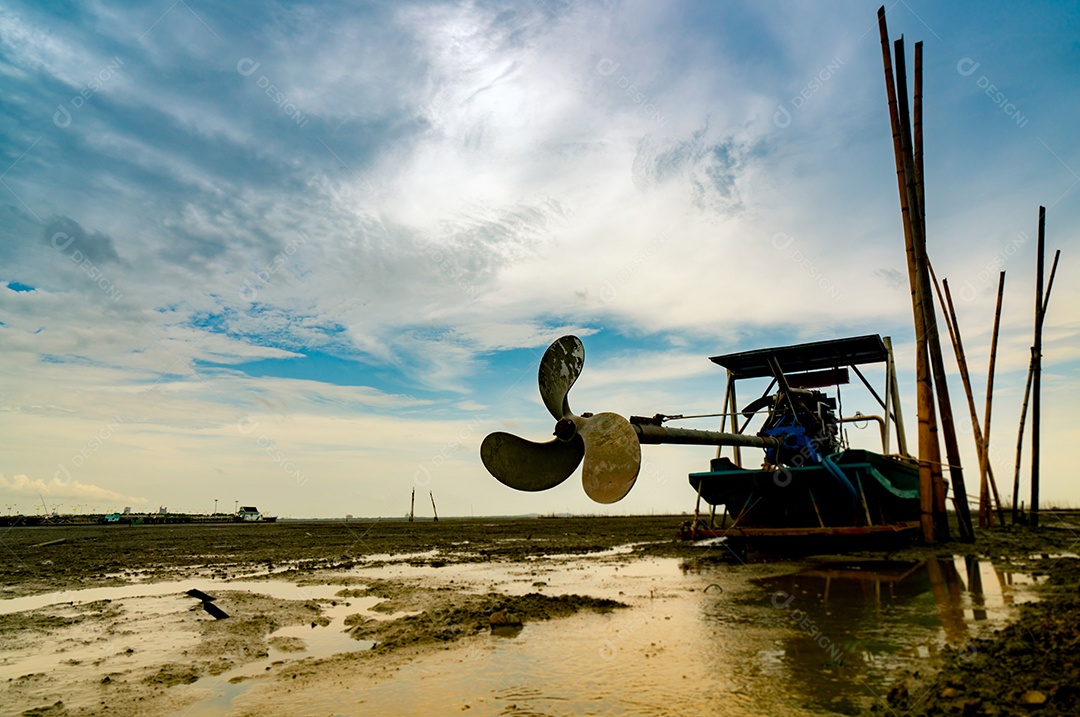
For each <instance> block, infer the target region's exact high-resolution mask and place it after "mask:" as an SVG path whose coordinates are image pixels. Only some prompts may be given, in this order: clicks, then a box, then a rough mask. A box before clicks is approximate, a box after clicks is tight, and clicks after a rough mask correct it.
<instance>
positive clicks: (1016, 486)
mask: <svg viewBox="0 0 1080 717" xmlns="http://www.w3.org/2000/svg"><path fill="white" fill-rule="evenodd" d="M1034 375H1035V347H1034V346H1032V347H1031V359H1029V360H1028V375H1027V384H1026V385H1025V386H1024V403H1023V404H1022V405H1021V406H1020V430H1019V431H1017V433H1016V468H1015V470H1014V472H1013V504H1012V513H1013V525H1016V523H1017V521H1018V520H1019V519H1020V508H1019V505H1018V504H1019V501H1020V458H1021V454H1022V453H1023V450H1024V424H1026V423H1027V414H1028V399H1030V398H1031V379H1032V377H1033V376H1034Z"/></svg>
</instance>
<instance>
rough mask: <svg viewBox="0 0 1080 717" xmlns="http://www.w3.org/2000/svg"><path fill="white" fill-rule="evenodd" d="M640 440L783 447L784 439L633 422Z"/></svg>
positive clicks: (652, 442) (706, 444) (683, 443)
mask: <svg viewBox="0 0 1080 717" xmlns="http://www.w3.org/2000/svg"><path fill="white" fill-rule="evenodd" d="M631 423H632V425H633V426H634V431H636V432H637V434H638V441H640V442H641V443H647V444H656V443H674V444H682V445H693V446H751V447H754V448H781V447H783V445H784V439H782V438H776V437H774V436H748V435H746V434H744V433H721V432H719V431H702V430H698V429H695V428H668V427H667V426H656V425H652V424H648V423H645V424H642V423H633V421H631Z"/></svg>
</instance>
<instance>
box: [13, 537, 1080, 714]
mask: <svg viewBox="0 0 1080 717" xmlns="http://www.w3.org/2000/svg"><path fill="white" fill-rule="evenodd" d="M681 520H682V518H680V517H672V516H666V517H664V516H661V517H642V518H543V519H512V520H511V519H499V520H495V519H490V520H489V519H477V520H443V521H440V522H439V523H431V522H424V523H412V524H410V523H406V522H375V521H371V522H367V521H362V522H351V521H350V522H348V523H330V522H311V523H277V524H266V525H228V524H225V525H180V526H168V525H164V526H100V527H99V526H88V527H64V526H58V527H41V528H15V529H11V530H8V531H7V532H5V533H4V534H3V536H2V538H0V541H2V542H3V544H4V546H3V547H4V549H5V552H6V553H7V555H8V556H9V559H8V560H6V561H4V562H3V563H0V574H2V576H3V580H2V581H0V585H2V588H0V706H2V710H3V712H4V713H5V714H15V715H18V714H33V715H53V714H55V715H65V714H66V715H97V714H109V715H135V714H166V715H168V714H175V715H181V714H183V715H187V716H188V717H198V716H199V715H247V714H251V715H255V714H282V715H284V714H289V715H292V714H312V715H321V714H418V715H419V714H425V715H430V714H432V713H436V714H443V713H447V712H459V711H460V712H464V713H468V714H592V713H628V714H656V715H666V714H708V713H713V712H715V711H716V710H717V709H720V708H722V709H723V711H724V713H725V714H732V715H756V714H791V715H821V714H881V713H884V714H889V713H890V711H896V712H903V711H907V710H914V712H915V713H916V714H952V713H955V714H1029V713H1038V714H1077V713H1080V712H1078V710H1077V702H1076V699H1077V697H1076V692H1075V690H1076V688H1075V685H1077V684H1080V675H1078V674H1077V658H1076V655H1077V647H1080V645H1078V642H1077V641H1078V632H1077V631H1078V629H1080V628H1078V626H1080V621H1078V617H1080V615H1078V597H1080V596H1078V594H1077V582H1078V576H1080V567H1078V562H1077V560H1076V558H1075V557H1074V555H1073V554H1074V552H1075V551H1076V550H1077V545H1078V543H1077V541H1078V538H1080V528H1078V526H1077V525H1075V524H1074V522H1072V521H1071V519H1065V518H1063V519H1061V520H1057V521H1044V522H1052V523H1053V525H1051V526H1050V527H1045V528H1043V529H1042V530H1040V531H1038V532H1034V531H1030V530H1019V529H1018V530H1002V531H984V532H983V533H982V534H981V535H980V538H979V540H978V541H977V542H976V543H975V544H973V545H971V544H969V545H965V544H948V545H944V546H936V547H934V548H933V549H926V548H915V549H907V550H903V551H899V552H896V553H892V554H871V553H858V554H852V555H844V556H816V557H805V558H801V559H798V560H791V559H788V560H773V561H763V562H751V563H747V564H744V563H741V562H740V561H738V560H737V559H735V558H734V556H733V555H732V553H731V552H730V551H728V550H727V549H726V548H724V546H723V545H722V544H719V545H717V544H714V545H691V544H687V543H681V542H678V541H676V540H675V539H674V535H675V533H676V530H677V528H678V524H679V523H680V522H681ZM189 590H197V591H201V593H202V594H208V595H210V596H212V597H213V598H214V600H213V601H212V606H213V608H216V610H217V611H219V612H223V613H224V614H227V615H228V617H227V618H224V619H216V618H215V617H214V616H213V615H212V614H211V612H208V609H207V607H206V606H205V605H204V602H203V600H201V599H200V597H199V595H200V593H196V595H195V596H194V597H193V596H191V595H189V594H188V591H189Z"/></svg>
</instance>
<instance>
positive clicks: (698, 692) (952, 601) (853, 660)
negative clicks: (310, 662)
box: [0, 550, 1032, 717]
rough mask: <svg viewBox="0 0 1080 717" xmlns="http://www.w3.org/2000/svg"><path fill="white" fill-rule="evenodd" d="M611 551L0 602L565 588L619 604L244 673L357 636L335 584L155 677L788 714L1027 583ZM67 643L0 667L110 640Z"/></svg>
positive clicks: (850, 707) (972, 620)
mask: <svg viewBox="0 0 1080 717" xmlns="http://www.w3.org/2000/svg"><path fill="white" fill-rule="evenodd" d="M622 552H624V551H618V550H615V551H609V552H607V553H605V554H603V555H599V556H597V555H594V556H588V557H582V556H555V557H548V558H542V559H537V560H534V561H529V562H526V563H510V564H498V563H496V564H493V563H470V564H461V565H453V566H448V567H441V568H437V567H432V566H430V565H418V564H415V563H413V564H410V563H404V562H389V563H386V564H382V565H379V566H378V567H369V568H357V569H354V570H351V571H349V572H348V573H338V574H335V575H333V576H328V577H327V580H326V583H324V584H319V585H299V586H298V585H296V584H294V583H291V582H287V581H283V580H280V579H277V578H272V579H265V580H259V581H245V582H239V581H234V582H227V583H222V582H221V581H215V582H211V581H203V582H201V583H200V582H199V581H192V580H184V581H177V582H175V583H154V584H139V585H130V586H124V587H118V588H97V589H93V590H84V591H68V592H64V593H53V594H50V595H40V596H33V597H29V598H17V599H14V600H7V601H2V602H0V612H12V611H18V610H28V609H34V608H38V607H43V606H46V605H57V604H58V603H67V602H70V603H73V604H78V603H80V602H89V601H94V600H102V599H108V600H113V601H119V602H120V603H122V605H123V607H124V608H125V610H126V613H125V615H126V617H128V618H130V620H129V622H131V623H132V625H133V626H134V627H133V629H136V630H137V631H138V632H145V631H146V630H154V629H155V626H160V625H163V624H165V622H166V620H167V618H168V616H169V615H170V614H173V613H175V612H176V611H180V610H188V609H191V607H192V604H193V602H194V601H193V600H192V599H191V598H189V597H187V596H186V595H183V594H182V593H183V591H185V590H187V589H189V588H192V587H196V588H199V589H202V590H204V591H207V592H211V593H212V592H213V591H214V590H215V589H217V590H223V589H228V590H236V589H242V590H250V591H253V592H258V593H261V594H265V595H269V596H272V597H277V598H284V599H296V600H312V599H330V598H333V597H334V596H336V595H337V593H338V591H340V590H341V589H342V587H343V586H344V585H345V584H346V583H347V584H348V585H349V586H350V587H356V581H357V580H361V581H362V580H364V579H376V578H381V579H398V580H407V581H408V580H422V581H423V582H424V584H432V583H435V584H442V583H450V582H453V583H454V584H455V586H458V587H464V588H467V589H471V590H476V591H487V590H495V591H498V592H502V593H508V594H524V593H528V592H541V593H544V594H549V595H559V594H565V593H578V594H583V595H591V596H595V597H607V598H613V599H616V600H620V601H622V602H625V603H628V604H630V605H631V608H630V609H625V610H616V611H613V612H610V613H604V614H598V613H592V612H586V613H582V614H578V615H576V616H573V617H570V618H566V619H563V620H555V621H551V622H534V623H528V624H526V625H525V627H524V628H523V629H522V630H520V631H519V632H517V633H512V634H511V636H496V635H480V636H477V637H473V638H469V639H466V640H464V641H463V642H462V643H460V644H458V645H457V646H454V647H452V648H451V649H449V650H442V651H437V652H434V653H433V654H430V655H427V656H425V657H423V658H422V659H419V660H416V661H413V662H412V663H410V664H407V665H406V666H405V667H403V668H402V669H401V670H400V671H398V672H397V673H395V675H394V677H393V679H384V680H381V681H380V680H373V679H368V678H366V677H365V676H364V675H363V674H356V675H355V678H354V679H349V680H346V681H344V682H335V683H334V684H333V685H332V687H331V686H329V685H323V686H320V687H317V688H312V689H306V690H294V691H292V692H290V693H287V694H283V693H282V692H281V691H277V690H274V691H272V692H270V690H272V688H273V685H272V682H271V681H270V680H269V679H261V678H258V677H257V676H259V675H262V674H263V673H265V672H266V670H267V667H269V666H270V665H271V664H272V663H275V662H280V661H290V660H298V659H306V658H321V657H328V656H331V655H335V654H340V653H343V652H351V651H358V650H366V649H369V648H370V647H371V643H362V642H359V641H355V640H352V639H351V638H350V637H349V636H348V634H347V633H346V632H345V626H344V624H343V621H344V618H345V616H346V615H349V614H355V613H357V612H363V613H366V614H369V615H372V616H378V617H380V618H383V619H385V618H386V617H387V616H386V615H377V614H376V613H370V612H368V611H369V610H370V608H371V607H373V606H374V605H375V603H377V602H378V600H377V599H376V598H350V599H349V600H348V603H349V604H348V605H346V601H344V600H341V599H340V598H337V599H338V601H339V602H338V605H337V606H335V607H330V606H329V605H325V603H324V605H325V606H326V607H327V612H325V613H324V614H325V615H326V616H327V617H328V618H329V619H330V620H331V622H330V624H329V625H328V626H326V627H321V626H319V627H316V628H311V627H310V626H307V625H305V626H292V627H286V628H283V629H282V630H279V631H278V632H277V633H275V634H274V635H273V637H298V638H300V639H301V640H303V649H302V650H301V651H293V652H281V651H279V650H276V649H273V648H272V649H271V651H270V654H269V656H268V657H266V658H265V659H261V660H258V661H256V662H253V663H248V664H246V665H243V666H240V667H237V668H235V669H233V670H231V671H229V672H226V673H224V674H222V675H217V676H214V677H204V678H202V679H200V680H198V681H197V682H195V683H194V684H191V685H179V686H176V687H173V688H170V689H172V690H177V691H183V692H184V693H185V694H188V695H190V696H194V697H196V698H197V700H198V701H197V703H196V704H195V705H194V706H193V707H191V708H189V709H186V710H184V711H183V714H185V715H187V716H188V717H199V716H209V715H227V714H230V713H237V712H241V711H243V712H252V713H255V712H260V713H261V712H267V711H269V712H270V713H276V714H313V715H314V714H359V713H364V714H401V715H414V714H415V715H421V714H422V715H425V717H429V716H430V715H431V714H443V713H447V712H451V711H452V712H459V711H464V712H467V713H468V714H476V715H489V714H490V715H495V714H499V715H505V714H560V715H561V714H565V715H588V714H601V713H604V714H609V713H618V714H632V715H635V714H641V715H662V714H664V715H666V714H703V713H713V712H715V711H717V710H718V709H720V710H722V711H723V712H724V713H725V714H731V715H752V714H792V715H799V714H827V713H846V712H851V711H854V710H855V709H856V708H858V707H864V708H865V707H866V706H868V705H869V704H871V703H872V702H873V701H874V700H876V699H879V696H881V695H883V694H884V693H885V691H887V689H888V687H889V685H890V684H891V683H892V682H893V681H894V680H895V679H896V676H897V674H898V670H900V669H903V668H918V667H919V666H920V665H922V664H926V660H927V658H929V657H930V656H932V655H934V654H935V653H937V652H939V651H940V650H941V648H942V647H943V646H944V645H945V644H946V643H949V644H952V645H967V644H975V645H976V649H977V641H976V642H975V643H971V642H970V641H971V639H972V638H977V637H978V635H979V634H980V633H981V632H982V631H983V630H984V629H985V628H986V627H988V626H999V625H1000V624H1001V623H1002V622H1003V621H1004V620H1005V619H1006V618H1007V617H1008V614H1009V611H1010V608H1011V605H1012V604H1013V603H1015V602H1020V601H1023V600H1027V599H1031V596H1030V593H1029V591H1027V590H1026V587H1027V586H1029V585H1030V584H1031V583H1032V579H1031V578H1030V577H1028V576H1026V575H1023V574H1017V573H1006V572H1002V571H1000V570H998V569H995V567H994V566H993V565H992V564H991V563H989V562H987V561H977V560H973V559H970V558H968V559H964V558H957V559H952V558H948V559H938V560H931V561H926V562H922V563H881V562H878V563H874V564H873V565H870V564H866V563H853V562H845V563H829V564H825V565H807V564H806V563H791V564H787V565H748V566H747V565H725V564H712V563H709V564H706V565H705V566H704V567H698V568H694V569H689V568H688V567H686V565H684V564H683V563H681V562H680V561H679V560H676V559H651V560H630V561H627V560H626V559H625V556H624V555H622ZM338 575H340V576H341V577H340V578H338V577H337V576H338ZM338 580H340V582H336V581H338ZM196 639H197V638H196V637H195V636H189V637H187V638H184V640H187V641H188V642H192V641H194V640H196ZM83 642H84V644H79V641H72V642H71V644H68V645H66V646H65V648H64V652H63V653H58V654H44V653H42V654H26V655H11V654H7V655H5V659H4V660H3V662H0V679H2V680H7V679H8V678H12V677H17V676H19V675H23V674H26V673H27V672H45V673H48V674H49V675H50V677H55V678H56V679H61V680H62V679H64V676H65V672H67V671H71V670H77V669H79V668H78V666H77V665H86V664H92V663H93V662H94V660H99V659H101V658H102V657H104V656H106V655H112V654H115V653H116V651H117V650H118V649H119V648H120V647H121V645H120V643H119V642H118V641H117V640H115V639H101V638H100V636H99V638H98V639H88V640H85V641H83ZM180 642H183V640H181V641H180ZM190 646H191V645H187V644H186V643H185V644H179V642H178V641H177V640H170V641H162V645H161V647H160V649H159V650H158V651H157V652H155V651H154V650H153V648H152V647H149V646H147V647H145V648H143V647H140V653H139V654H138V655H137V656H133V657H132V659H131V665H130V666H135V665H137V664H141V665H146V664H153V663H154V662H155V661H157V662H164V661H167V660H169V659H170V658H169V656H168V654H167V653H168V652H169V651H170V650H171V651H173V652H175V651H177V650H178V649H184V648H186V647H190ZM159 653H160V654H159ZM171 659H175V658H171ZM375 659H379V658H377V657H376V658H375ZM123 666H124V665H123V663H120V664H112V665H111V668H112V669H117V668H118V667H119V668H122V667H123ZM253 676H255V677H256V679H244V681H240V682H235V680H236V679H237V678H249V677H253ZM230 680H234V682H230ZM268 701H269V703H268Z"/></svg>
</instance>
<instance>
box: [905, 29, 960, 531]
mask: <svg viewBox="0 0 1080 717" xmlns="http://www.w3.org/2000/svg"><path fill="white" fill-rule="evenodd" d="M900 57H901V54H900V53H897V59H898V60H899V59H900ZM899 84H900V79H899V76H898V77H897V85H898V86H899ZM913 90H914V97H913V100H914V101H913V107H912V109H913V112H914V135H913V136H914V147H913V155H912V157H913V163H914V165H915V193H916V196H917V198H918V206H919V214H918V218H919V227H920V230H919V233H918V234H917V237H921V242H922V254H923V256H924V257H925V261H924V263H923V264H922V265H921V266H920V267H919V281H920V286H919V292H920V294H921V297H922V302H923V316H924V319H925V322H926V343H927V348H928V350H929V352H930V367H931V370H932V372H933V380H934V389H935V392H936V394H937V402H938V417H939V429H940V433H941V438H942V440H943V441H944V443H945V455H946V458H947V460H948V464H949V478H950V479H951V482H952V497H953V509H954V510H955V511H956V517H957V524H958V526H959V529H960V537H961V538H962V539H964V540H968V541H970V540H974V539H975V534H974V531H973V530H972V527H971V512H970V508H969V506H968V502H967V488H966V486H965V484H964V469H963V466H962V465H961V464H962V460H961V457H960V444H959V443H958V442H957V440H956V423H955V421H954V420H953V410H952V398H951V396H950V395H949V383H948V380H947V377H946V374H945V358H944V355H943V353H942V350H941V335H940V332H939V331H938V326H937V314H936V312H935V310H934V296H933V293H932V292H931V289H930V278H929V275H928V273H929V266H930V260H929V257H928V254H927V249H926V192H925V189H924V183H923V178H924V174H923V147H922V43H921V42H916V43H915V81H914V87H913ZM903 117H904V115H901V119H903ZM939 450H940V449H939ZM934 487H935V491H934V495H935V501H936V506H935V509H936V512H937V514H938V520H939V521H940V525H939V527H940V530H941V532H942V533H943V537H948V531H949V521H948V516H947V514H946V508H945V484H944V481H942V480H941V479H939V480H938V482H937V483H935V486H934Z"/></svg>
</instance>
